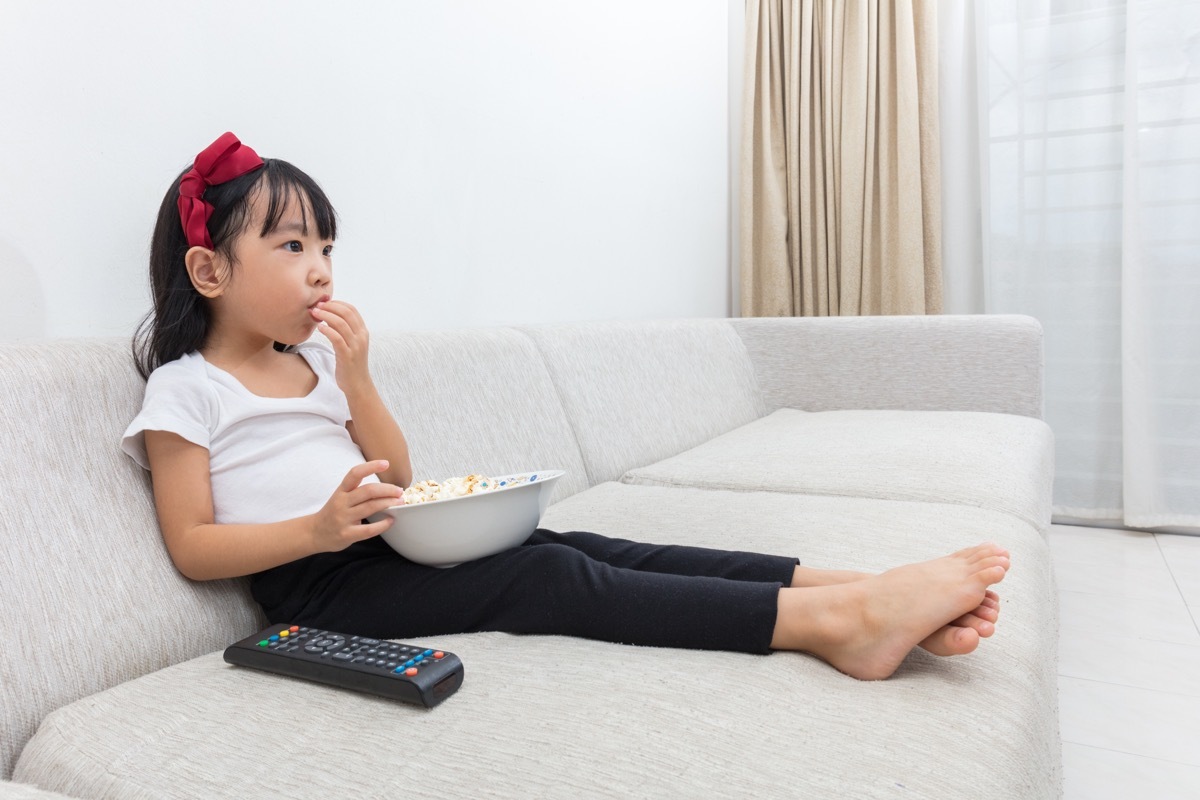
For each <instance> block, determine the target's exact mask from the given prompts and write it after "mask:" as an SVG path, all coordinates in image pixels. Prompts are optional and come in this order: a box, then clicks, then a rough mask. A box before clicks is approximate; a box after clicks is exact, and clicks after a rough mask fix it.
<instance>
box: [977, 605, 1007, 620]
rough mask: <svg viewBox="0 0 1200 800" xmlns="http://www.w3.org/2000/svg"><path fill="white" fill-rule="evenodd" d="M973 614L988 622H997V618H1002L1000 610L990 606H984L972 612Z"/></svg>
mask: <svg viewBox="0 0 1200 800" xmlns="http://www.w3.org/2000/svg"><path fill="white" fill-rule="evenodd" d="M971 613H972V614H974V615H975V616H977V617H979V618H980V619H984V620H987V621H988V622H995V621H996V620H997V618H999V616H1000V611H999V609H995V608H990V607H988V606H982V605H981V606H980V607H979V608H977V609H975V610H974V611H972V612H971Z"/></svg>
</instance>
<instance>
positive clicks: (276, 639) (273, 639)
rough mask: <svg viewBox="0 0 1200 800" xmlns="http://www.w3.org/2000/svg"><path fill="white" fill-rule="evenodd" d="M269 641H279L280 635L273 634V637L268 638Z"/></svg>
mask: <svg viewBox="0 0 1200 800" xmlns="http://www.w3.org/2000/svg"><path fill="white" fill-rule="evenodd" d="M267 641H268V642H278V641H279V637H278V636H275V635H272V636H271V637H269V638H268V639H267Z"/></svg>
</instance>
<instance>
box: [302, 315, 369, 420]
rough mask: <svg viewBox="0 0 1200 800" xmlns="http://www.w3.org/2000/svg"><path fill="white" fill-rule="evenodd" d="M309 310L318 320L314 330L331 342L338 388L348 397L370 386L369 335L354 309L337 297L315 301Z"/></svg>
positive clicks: (360, 317)
mask: <svg viewBox="0 0 1200 800" xmlns="http://www.w3.org/2000/svg"><path fill="white" fill-rule="evenodd" d="M310 313H311V314H312V315H313V318H314V319H316V320H318V322H319V323H320V324H318V326H317V330H319V331H320V332H321V333H323V334H325V338H327V339H328V340H329V343H330V344H331V345H333V354H334V357H335V358H336V360H337V368H336V370H335V372H334V377H335V378H337V385H338V388H340V389H341V390H342V392H343V393H345V394H346V396H347V397H349V396H352V395H354V394H355V393H357V392H359V391H361V390H362V389H365V388H366V387H367V386H370V385H371V373H370V371H369V370H368V369H367V342H368V339H369V338H370V336H369V334H368V333H367V326H366V324H365V323H364V322H363V318H362V316H361V315H360V314H359V313H358V309H356V308H355V307H354V306H352V305H350V304H349V303H343V302H342V301H340V300H326V301H325V302H323V303H317V305H316V307H315V308H313V310H312V311H311V312H310Z"/></svg>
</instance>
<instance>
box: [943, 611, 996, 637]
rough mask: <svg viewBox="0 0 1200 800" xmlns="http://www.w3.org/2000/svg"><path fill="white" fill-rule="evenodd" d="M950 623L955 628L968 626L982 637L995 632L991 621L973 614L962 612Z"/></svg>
mask: <svg viewBox="0 0 1200 800" xmlns="http://www.w3.org/2000/svg"><path fill="white" fill-rule="evenodd" d="M950 624H951V625H952V626H954V627H957V628H970V629H971V630H973V631H975V632H976V633H978V634H979V635H980V636H982V637H984V638H987V637H988V636H991V635H992V634H993V633H995V632H996V626H995V625H994V624H993V623H991V622H989V621H987V620H986V619H983V618H982V617H978V616H976V615H975V614H963V615H962V616H961V617H959V618H958V619H956V620H954V621H953V622H951V623H950Z"/></svg>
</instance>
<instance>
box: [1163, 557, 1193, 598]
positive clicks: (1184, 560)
mask: <svg viewBox="0 0 1200 800" xmlns="http://www.w3.org/2000/svg"><path fill="white" fill-rule="evenodd" d="M1162 554H1163V559H1164V560H1165V561H1166V563H1167V568H1168V569H1169V570H1170V572H1171V574H1172V575H1173V576H1174V577H1175V582H1176V583H1177V584H1178V585H1179V591H1180V592H1181V593H1182V594H1183V599H1184V602H1186V603H1188V604H1189V605H1200V547H1184V546H1180V545H1163V546H1162Z"/></svg>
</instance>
